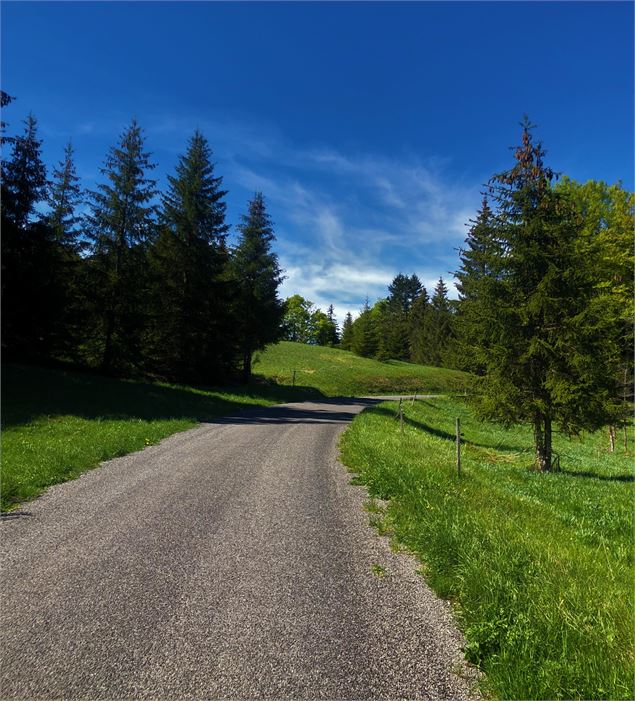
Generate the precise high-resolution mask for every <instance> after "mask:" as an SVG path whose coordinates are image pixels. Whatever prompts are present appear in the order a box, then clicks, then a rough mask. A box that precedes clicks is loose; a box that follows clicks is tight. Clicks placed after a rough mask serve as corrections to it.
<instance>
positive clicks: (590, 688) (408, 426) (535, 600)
mask: <svg viewBox="0 0 635 701" xmlns="http://www.w3.org/2000/svg"><path fill="white" fill-rule="evenodd" d="M405 407H406V422H405V424H404V428H403V433H402V432H401V430H400V427H399V422H398V421H396V420H395V418H394V416H395V408H394V405H389V404H382V405H380V406H379V407H376V408H374V409H370V410H367V411H366V412H364V413H363V414H362V415H361V416H359V417H358V418H357V419H355V421H354V422H353V425H352V427H351V428H350V429H349V430H348V431H347V432H346V434H345V435H344V437H343V440H342V452H343V458H344V461H345V462H346V464H347V465H349V466H350V467H351V469H353V470H354V471H355V472H357V473H358V476H357V477H356V479H358V480H359V481H360V482H362V483H364V484H365V485H367V486H368V489H369V492H370V495H371V497H375V498H380V499H388V500H390V501H389V505H388V506H387V508H386V509H385V510H384V509H382V513H381V514H378V513H376V509H374V511H375V513H373V514H372V516H371V519H372V521H373V522H374V523H375V525H377V526H378V527H380V529H381V530H382V531H383V532H386V533H389V534H391V535H392V536H393V538H394V539H395V540H396V541H398V542H399V543H401V544H405V545H407V546H408V547H409V548H410V549H412V550H413V551H415V552H416V553H418V555H419V556H420V559H421V561H422V569H423V572H424V573H425V575H426V577H427V579H428V581H429V582H430V583H431V585H432V586H433V587H434V588H435V589H436V590H437V591H438V592H439V593H440V594H441V595H442V596H444V597H448V598H450V599H451V600H452V601H453V602H454V605H455V609H456V612H457V616H458V619H459V621H460V623H461V625H462V627H463V630H464V631H465V634H466V637H467V640H468V647H467V650H466V654H467V657H468V659H469V660H470V661H472V662H473V663H475V664H478V665H479V666H480V667H481V668H482V669H483V670H484V671H485V673H486V679H487V681H486V684H487V690H488V691H489V692H490V693H492V694H493V695H495V696H498V697H501V698H511V699H571V698H582V699H599V698H620V699H630V698H633V649H634V640H633V637H634V635H633V614H634V611H633V549H634V548H633V496H634V494H633V475H634V469H633V455H632V452H631V453H629V454H625V453H624V450H623V448H621V447H620V448H619V449H618V451H617V452H616V453H614V454H610V453H609V452H608V437H607V436H606V435H605V432H599V433H597V434H594V435H585V436H583V437H582V440H578V439H574V440H571V441H570V440H568V439H567V438H566V437H564V436H559V435H558V436H556V437H555V449H556V450H557V451H558V452H559V454H560V456H561V465H562V472H560V473H553V474H539V473H536V472H533V471H531V470H530V467H531V464H532V459H533V454H532V449H531V446H532V441H531V431H530V430H529V429H528V428H526V427H520V428H516V429H513V430H504V429H502V428H501V427H499V426H496V425H493V424H487V423H481V422H479V421H477V420H476V419H475V418H474V417H473V416H472V414H471V413H470V411H469V410H468V409H467V407H466V406H465V405H464V404H463V403H462V402H460V401H457V400H441V399H439V400H427V401H421V402H417V403H416V404H415V406H411V405H410V404H409V403H406V405H405ZM456 416H460V417H461V419H462V429H463V434H464V441H465V442H464V446H463V451H462V453H463V455H462V457H463V461H462V468H463V473H462V476H461V478H459V477H458V476H457V474H456V467H455V444H454V436H453V434H454V420H455V417H456ZM629 441H630V447H631V451H632V447H633V435H632V431H631V432H630V433H629Z"/></svg>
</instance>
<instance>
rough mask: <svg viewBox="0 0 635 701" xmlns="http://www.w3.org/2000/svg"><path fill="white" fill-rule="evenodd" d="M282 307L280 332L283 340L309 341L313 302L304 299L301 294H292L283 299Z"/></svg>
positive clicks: (311, 330)
mask: <svg viewBox="0 0 635 701" xmlns="http://www.w3.org/2000/svg"><path fill="white" fill-rule="evenodd" d="M284 307H285V311H284V317H283V320H282V332H283V337H284V338H285V340H287V341H295V342H297V343H310V342H311V340H312V334H313V329H312V326H311V315H312V313H313V302H310V301H309V300H308V299H304V297H302V296H301V295H292V296H291V297H288V298H287V299H286V300H285V302H284Z"/></svg>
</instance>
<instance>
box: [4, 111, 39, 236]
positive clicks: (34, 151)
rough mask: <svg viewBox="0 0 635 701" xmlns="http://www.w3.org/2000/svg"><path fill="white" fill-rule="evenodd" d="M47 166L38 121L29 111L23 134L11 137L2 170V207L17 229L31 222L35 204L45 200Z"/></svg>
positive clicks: (6, 216)
mask: <svg viewBox="0 0 635 701" xmlns="http://www.w3.org/2000/svg"><path fill="white" fill-rule="evenodd" d="M46 186H47V183H46V169H45V167H44V163H43V162H42V141H41V140H40V139H39V138H38V135H37V120H36V119H35V117H34V116H33V115H32V114H29V116H28V117H27V119H26V121H25V129H24V133H23V134H22V135H21V136H16V137H15V138H14V140H13V149H12V154H11V159H10V160H9V161H8V162H7V163H6V165H5V166H4V167H3V170H2V199H3V201H2V209H3V212H4V216H5V218H6V219H8V220H9V221H10V222H12V223H13V224H14V225H15V227H16V228H17V229H24V228H25V227H26V226H27V225H28V223H29V222H30V221H31V219H32V217H33V214H34V212H35V207H36V205H37V204H38V203H39V202H42V201H43V200H45V199H46V194H47V193H46Z"/></svg>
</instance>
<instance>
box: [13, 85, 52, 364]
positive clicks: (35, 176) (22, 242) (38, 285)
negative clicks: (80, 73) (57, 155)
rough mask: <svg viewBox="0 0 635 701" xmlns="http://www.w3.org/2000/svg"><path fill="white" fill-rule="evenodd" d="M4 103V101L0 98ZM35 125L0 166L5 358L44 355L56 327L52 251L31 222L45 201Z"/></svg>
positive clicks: (44, 230) (46, 235)
mask: <svg viewBox="0 0 635 701" xmlns="http://www.w3.org/2000/svg"><path fill="white" fill-rule="evenodd" d="M3 100H5V104H6V98H3ZM41 147H42V142H41V141H40V139H39V138H38V136H37V122H36V120H35V117H33V115H29V117H28V118H27V120H26V122H25V130H24V133H23V134H22V135H20V136H17V137H15V139H13V142H12V153H11V158H10V159H9V160H8V161H7V162H4V163H3V164H2V346H3V350H4V358H5V359H12V358H16V359H21V360H24V359H27V358H29V357H41V356H45V355H47V354H48V352H49V343H50V337H51V328H52V325H53V324H54V323H55V304H54V300H55V298H56V296H55V294H54V283H53V278H52V274H53V271H54V269H55V266H54V265H53V264H52V263H53V261H54V259H55V249H54V246H53V241H52V237H51V234H50V230H49V229H48V227H46V226H45V225H43V224H42V223H41V222H39V221H37V220H36V217H35V214H36V207H37V205H38V204H40V203H41V202H42V201H43V200H44V199H45V197H46V170H45V168H44V164H43V162H42V158H41Z"/></svg>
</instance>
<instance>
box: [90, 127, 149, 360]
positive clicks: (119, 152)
mask: <svg viewBox="0 0 635 701" xmlns="http://www.w3.org/2000/svg"><path fill="white" fill-rule="evenodd" d="M154 167H155V166H154V164H152V163H151V162H150V156H149V154H148V153H146V152H145V151H144V144H143V136H142V132H141V128H140V127H139V125H138V124H137V122H136V121H135V120H133V121H132V123H131V124H130V126H129V127H128V128H127V129H126V130H125V131H124V132H123V134H122V135H121V139H120V142H119V144H118V146H115V147H113V148H111V149H110V152H109V153H108V156H107V157H106V162H105V165H104V167H103V168H102V169H101V172H102V174H103V175H104V176H105V178H106V182H104V183H102V184H101V185H99V187H98V189H97V191H95V192H92V193H91V203H90V204H91V213H90V215H89V216H88V217H87V220H86V222H87V229H86V233H87V235H88V236H89V238H90V239H91V241H92V244H93V254H92V258H91V265H90V284H91V287H92V291H93V295H94V296H93V298H92V300H93V305H94V306H93V309H92V314H91V317H92V321H93V328H92V334H91V336H92V338H91V343H90V348H89V356H92V358H94V359H95V360H97V361H98V362H99V364H100V366H101V368H102V369H103V370H104V371H106V372H111V371H118V372H121V371H128V372H130V371H134V370H136V369H138V367H139V365H140V363H141V359H142V338H143V334H144V331H145V328H146V325H147V309H146V298H147V266H146V251H147V244H148V242H149V240H150V238H151V237H152V235H153V232H154V223H155V222H154V215H155V207H154V205H152V204H151V202H152V199H153V198H154V196H155V195H156V190H155V184H156V182H155V181H154V180H151V179H149V178H147V177H146V171H148V170H151V169H152V168H154Z"/></svg>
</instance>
